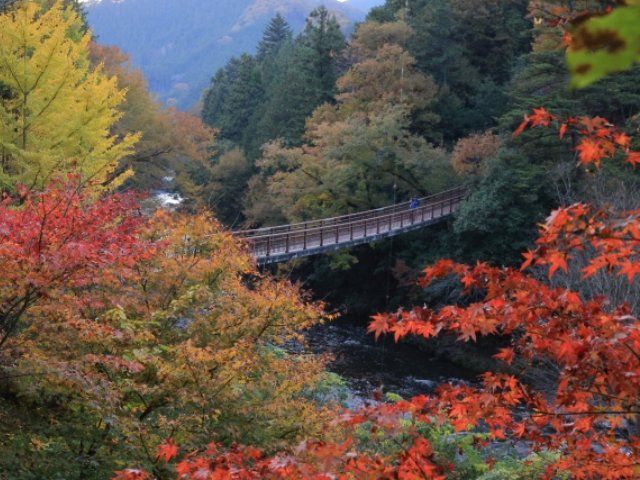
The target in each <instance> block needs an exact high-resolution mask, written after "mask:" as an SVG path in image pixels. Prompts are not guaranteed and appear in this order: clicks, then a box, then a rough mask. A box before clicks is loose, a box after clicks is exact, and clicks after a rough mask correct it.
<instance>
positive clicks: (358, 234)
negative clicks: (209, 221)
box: [234, 186, 468, 265]
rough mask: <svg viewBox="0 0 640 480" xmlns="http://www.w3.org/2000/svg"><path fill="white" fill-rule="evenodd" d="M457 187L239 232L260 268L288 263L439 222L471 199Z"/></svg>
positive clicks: (237, 232) (464, 190) (238, 235)
mask: <svg viewBox="0 0 640 480" xmlns="http://www.w3.org/2000/svg"><path fill="white" fill-rule="evenodd" d="M467 195H468V190H467V188H466V187H464V186H463V187H457V188H454V189H451V190H447V191H445V192H441V193H438V194H435V195H431V196H428V197H423V198H420V199H419V200H418V202H417V206H416V205H415V204H413V205H412V204H411V203H410V202H404V203H398V204H395V205H391V206H387V207H383V208H378V209H375V210H367V211H364V212H358V213H352V214H348V215H341V216H339V217H332V218H324V219H321V220H310V221H307V222H301V223H294V224H290V225H280V226H277V227H266V228H258V229H253V230H240V231H236V232H234V235H236V236H237V237H239V238H243V239H244V241H245V242H246V243H247V244H248V245H249V248H250V250H251V253H252V255H253V256H254V257H255V259H256V260H257V261H258V263H259V264H260V265H267V264H271V263H278V262H284V261H287V260H292V259H294V258H300V257H306V256H309V255H316V254H319V253H326V252H331V251H334V250H341V249H344V248H350V247H353V246H355V245H360V244H363V243H371V242H375V241H377V240H381V239H383V238H387V237H393V236H395V235H400V234H402V233H406V232H410V231H412V230H417V229H420V228H424V227H427V226H429V225H433V224H434V223H438V222H440V221H442V220H444V219H446V218H447V217H449V216H450V215H452V214H453V213H454V212H455V211H456V210H457V209H458V207H459V206H460V204H461V203H462V202H463V201H464V200H465V199H466V198H467Z"/></svg>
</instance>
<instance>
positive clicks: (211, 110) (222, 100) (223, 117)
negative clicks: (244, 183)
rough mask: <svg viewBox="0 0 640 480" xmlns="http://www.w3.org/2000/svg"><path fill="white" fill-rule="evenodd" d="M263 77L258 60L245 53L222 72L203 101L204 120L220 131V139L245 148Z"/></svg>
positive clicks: (257, 104) (230, 62)
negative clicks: (244, 144)
mask: <svg viewBox="0 0 640 480" xmlns="http://www.w3.org/2000/svg"><path fill="white" fill-rule="evenodd" d="M262 96H263V84H262V76H261V72H260V69H259V68H258V64H257V62H256V59H255V58H254V57H252V56H251V55H248V54H244V55H242V56H241V57H240V58H234V59H232V60H230V61H229V63H228V64H227V65H226V66H225V67H224V69H221V70H219V71H218V72H217V73H216V75H215V76H214V78H213V81H212V87H211V88H210V89H209V91H208V92H207V94H206V96H205V99H204V107H203V112H202V118H203V120H204V121H205V123H206V124H207V125H210V126H212V127H214V128H217V129H219V130H220V137H221V138H223V139H225V140H231V141H233V142H235V143H236V144H238V145H242V144H243V142H244V141H245V140H246V138H247V136H248V135H249V132H248V128H247V126H248V125H249V123H250V121H251V119H252V117H253V115H254V114H255V112H256V110H257V108H258V106H259V105H260V104H261V102H262Z"/></svg>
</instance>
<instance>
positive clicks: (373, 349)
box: [306, 318, 476, 401]
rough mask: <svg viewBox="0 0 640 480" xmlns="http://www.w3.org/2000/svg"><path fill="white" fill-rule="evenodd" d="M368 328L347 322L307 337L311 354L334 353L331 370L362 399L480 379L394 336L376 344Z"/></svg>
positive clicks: (311, 332) (321, 328)
mask: <svg viewBox="0 0 640 480" xmlns="http://www.w3.org/2000/svg"><path fill="white" fill-rule="evenodd" d="M366 325H367V324H366V321H354V320H350V319H346V318H343V319H338V320H336V321H333V322H330V323H327V324H324V325H317V326H315V327H313V328H312V329H310V330H309V331H308V332H307V334H306V338H307V343H308V348H309V350H310V351H311V352H313V353H316V354H329V356H330V357H331V358H332V359H331V360H330V362H329V364H328V369H329V371H332V372H334V373H337V374H338V375H340V376H341V377H342V378H343V379H344V380H345V381H346V383H347V386H348V388H349V391H350V393H351V395H352V396H353V398H354V399H355V400H356V401H357V400H365V399H368V398H371V397H372V395H373V393H374V392H376V391H382V392H383V393H388V392H390V393H396V394H398V395H400V396H401V397H404V398H409V397H411V396H414V395H419V394H425V393H432V392H433V391H434V390H435V388H437V386H438V385H440V384H442V383H447V382H453V383H460V382H465V383H466V382H471V381H473V380H474V379H475V378H476V374H475V373H473V372H470V371H469V370H466V369H464V368H462V367H459V366H457V365H455V364H453V363H451V362H447V361H446V360H443V359H440V358H437V357H435V356H433V355H430V354H428V353H425V352H423V351H421V350H420V349H419V348H418V347H416V346H413V345H410V344H407V343H402V342H401V343H399V344H396V343H394V342H393V338H391V337H389V338H380V339H379V340H378V341H375V339H374V336H373V335H372V334H369V333H367V327H366Z"/></svg>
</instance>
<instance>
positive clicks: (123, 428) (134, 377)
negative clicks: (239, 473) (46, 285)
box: [0, 212, 335, 469]
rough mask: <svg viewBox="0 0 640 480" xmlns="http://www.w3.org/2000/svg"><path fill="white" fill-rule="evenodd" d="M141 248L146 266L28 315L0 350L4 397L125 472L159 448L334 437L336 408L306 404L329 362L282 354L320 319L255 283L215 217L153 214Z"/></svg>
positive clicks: (313, 307) (284, 288) (258, 279)
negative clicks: (40, 414) (45, 405)
mask: <svg viewBox="0 0 640 480" xmlns="http://www.w3.org/2000/svg"><path fill="white" fill-rule="evenodd" d="M144 237H145V238H148V239H151V240H154V241H157V242H158V243H157V245H158V246H157V247H156V248H155V249H154V250H153V251H150V252H149V257H148V258H147V259H146V260H144V261H141V262H138V263H137V264H136V265H134V266H133V267H132V268H122V267H119V268H117V269H115V270H113V271H112V270H107V271H104V272H103V274H102V276H101V278H98V279H96V285H95V286H93V287H91V288H88V289H86V290H84V291H82V290H79V289H75V290H73V289H69V290H64V291H58V292H53V293H52V298H51V301H50V302H47V301H43V302H41V303H40V304H39V305H38V307H37V308H36V307H34V308H32V309H30V311H29V312H27V314H28V316H29V321H28V322H27V325H28V326H27V327H26V328H25V329H24V330H23V331H22V332H20V334H18V335H17V336H16V337H15V338H12V339H10V340H9V342H8V343H7V345H6V346H5V348H4V349H2V350H0V365H3V366H4V370H3V371H4V372H5V373H6V375H7V378H12V379H14V380H13V381H12V382H11V384H7V385H5V389H6V390H9V391H11V392H12V395H15V396H16V398H20V399H21V400H20V402H21V403H23V404H26V405H29V404H34V405H37V404H38V403H39V402H40V401H43V399H44V401H47V399H52V398H53V399H56V400H55V401H56V402H58V401H61V402H62V404H61V405H60V407H59V408H63V409H67V410H65V411H64V413H58V414H60V415H64V417H65V422H66V424H67V425H72V426H73V428H72V429H70V430H69V432H75V433H67V439H66V441H67V442H68V444H69V445H73V444H74V442H77V443H82V442H83V441H84V439H86V438H88V437H91V435H98V437H99V438H100V440H99V442H100V443H99V444H98V445H99V447H98V448H99V450H98V453H94V455H98V456H99V455H108V454H109V453H108V452H110V451H112V448H111V446H110V442H112V441H117V442H118V444H119V445H127V449H128V451H129V455H130V457H129V460H127V458H126V456H125V455H124V453H123V452H124V451H123V450H122V449H120V450H118V455H119V458H118V460H121V461H123V462H127V461H129V462H131V461H132V459H133V460H134V461H135V462H139V461H143V460H144V458H145V454H144V451H145V449H151V450H152V451H154V449H155V445H157V444H159V443H161V442H162V441H163V440H164V439H165V438H167V437H173V438H175V439H176V441H178V442H179V443H180V444H182V445H184V446H185V447H198V446H201V445H202V444H206V443H207V442H209V441H212V440H215V441H221V442H225V443H231V442H233V441H237V442H241V443H247V444H260V445H263V446H265V447H267V448H269V447H273V448H276V447H282V446H284V445H288V444H291V443H292V442H296V441H297V440H300V439H302V438H303V437H307V436H309V435H310V436H315V437H319V438H321V437H322V436H323V435H325V434H329V432H327V431H326V425H327V424H329V423H330V419H331V418H332V417H333V416H335V410H334V409H333V407H335V406H334V405H331V404H330V403H326V402H325V403H324V404H321V403H320V402H319V401H318V398H317V397H314V393H313V392H314V391H315V389H316V388H317V386H318V385H319V384H322V382H324V381H325V378H326V373H325V370H324V360H323V359H322V358H321V357H318V356H315V355H309V354H302V353H288V352H287V349H288V348H289V346H290V345H292V344H296V343H297V342H302V341H303V339H302V337H301V333H300V332H301V330H303V329H305V328H307V327H309V326H311V325H314V324H316V323H318V322H321V321H323V319H324V318H325V316H324V314H323V312H322V308H321V307H322V306H321V305H319V304H312V303H308V302H306V301H304V299H303V298H302V297H301V295H300V291H299V290H298V288H296V287H295V286H294V285H292V284H290V283H287V282H282V281H275V280H273V279H271V278H269V277H267V276H263V275H262V274H260V273H259V272H258V271H257V269H256V267H255V262H254V261H253V260H252V258H251V257H250V256H249V255H248V253H247V252H246V251H245V247H244V246H243V245H240V244H238V243H237V240H236V239H235V238H234V237H233V236H232V235H231V234H229V233H227V232H225V231H223V230H222V229H221V228H220V225H219V224H218V223H217V222H216V221H215V220H214V219H213V218H212V217H211V216H210V215H206V214H201V215H196V216H187V215H181V214H169V213H166V212H159V213H158V214H156V216H155V217H154V218H153V219H152V220H151V222H150V224H149V226H148V228H146V230H145V233H144ZM25 374H26V375H25ZM48 401H51V400H48ZM52 411H53V410H52ZM72 411H82V412H83V413H82V415H81V418H75V417H74V416H73V414H72V413H70V412H72ZM58 412H59V410H58ZM0 420H2V416H1V415H0ZM105 421H107V422H108V426H106V424H105V423H104V422H105ZM74 422H76V423H74ZM323 425H324V426H325V427H323ZM105 428H106V430H105ZM113 469H115V468H113Z"/></svg>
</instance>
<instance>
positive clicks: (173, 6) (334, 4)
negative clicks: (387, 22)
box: [86, 0, 380, 109]
mask: <svg viewBox="0 0 640 480" xmlns="http://www.w3.org/2000/svg"><path fill="white" fill-rule="evenodd" d="M354 1H356V2H363V1H364V2H365V3H366V2H369V3H371V2H373V3H380V2H376V1H375V0H354ZM320 4H324V5H325V6H326V7H327V8H328V9H329V10H331V11H332V12H335V14H336V16H337V17H338V19H339V20H340V22H341V24H342V25H343V26H344V28H345V29H348V28H350V27H351V26H352V25H353V23H354V22H356V21H359V20H361V19H363V18H364V15H365V13H364V11H363V10H360V9H356V8H352V7H351V6H350V4H349V2H344V3H342V2H338V1H336V0H163V1H162V2H158V1H157V0H102V1H89V2H88V3H87V5H86V6H87V12H88V19H89V24H90V25H91V28H92V29H93V31H94V33H95V34H96V35H97V37H98V40H99V41H100V42H101V43H105V44H113V45H117V46H119V47H120V48H121V49H123V50H124V51H126V52H128V53H129V54H130V55H131V57H132V59H133V62H134V64H135V65H136V66H138V67H140V68H142V70H143V71H144V73H145V74H146V76H147V77H148V79H149V85H150V88H151V90H152V91H153V92H155V93H156V94H157V95H158V97H159V98H160V99H161V100H163V101H165V102H166V103H168V104H172V105H176V106H178V107H179V108H182V109H188V108H190V107H192V106H193V105H194V104H195V103H196V102H197V101H198V100H199V98H200V96H201V94H202V91H203V89H204V88H206V87H207V85H208V83H209V79H210V78H211V76H212V75H213V73H214V72H215V71H216V70H217V69H218V68H219V67H221V66H222V65H224V63H225V62H226V61H227V60H228V59H229V58H231V57H232V56H235V55H240V54H242V53H244V52H250V53H252V52H253V51H254V50H255V48H256V45H257V44H258V42H259V40H260V38H261V35H262V30H263V29H264V27H265V26H266V24H267V22H268V21H269V20H270V19H271V18H272V17H273V15H275V14H276V13H281V14H282V15H283V16H284V17H285V18H286V19H287V20H288V21H289V22H290V23H291V25H292V26H293V28H294V30H295V31H296V32H297V31H299V30H300V29H302V28H303V26H304V19H305V18H306V16H307V15H308V13H309V12H310V11H311V10H312V9H313V8H315V7H317V6H318V5H320Z"/></svg>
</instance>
